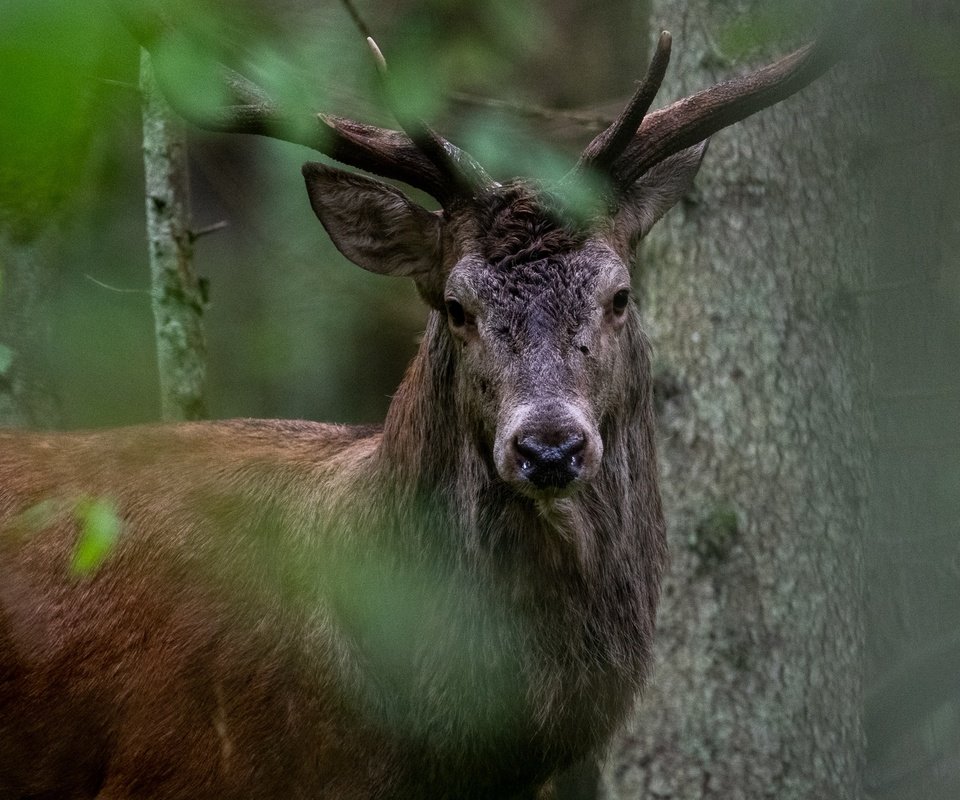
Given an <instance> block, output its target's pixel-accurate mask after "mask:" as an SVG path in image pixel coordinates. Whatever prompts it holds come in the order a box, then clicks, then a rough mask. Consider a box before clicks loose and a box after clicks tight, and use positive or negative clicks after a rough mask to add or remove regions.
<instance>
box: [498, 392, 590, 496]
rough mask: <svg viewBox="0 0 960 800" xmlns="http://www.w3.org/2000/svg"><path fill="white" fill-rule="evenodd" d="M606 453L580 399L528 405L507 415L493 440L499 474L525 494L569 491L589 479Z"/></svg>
mask: <svg viewBox="0 0 960 800" xmlns="http://www.w3.org/2000/svg"><path fill="white" fill-rule="evenodd" d="M602 457H603V444H602V442H601V441H600V435H599V433H598V431H597V429H596V426H595V425H594V424H592V423H591V422H590V419H589V417H588V415H587V414H586V413H585V412H584V411H583V409H582V408H581V407H580V406H579V405H578V404H576V403H573V402H570V401H563V400H553V401H549V402H546V403H538V404H524V405H521V406H519V407H517V408H516V409H514V410H513V412H512V413H511V414H509V416H508V417H507V419H505V420H503V422H502V423H501V425H500V426H499V430H498V432H497V439H496V443H495V445H494V461H495V463H496V467H497V471H498V472H499V474H500V477H501V478H503V480H505V481H506V482H507V483H510V484H512V485H513V486H515V487H516V488H517V489H519V490H520V491H522V492H523V493H524V494H528V495H532V496H542V495H544V494H558V493H561V494H566V493H569V492H572V491H574V490H575V489H576V488H577V486H579V485H582V484H583V483H586V482H587V481H589V480H590V479H591V478H592V477H593V476H594V475H595V474H596V472H597V469H598V468H599V465H600V460H601V458H602Z"/></svg>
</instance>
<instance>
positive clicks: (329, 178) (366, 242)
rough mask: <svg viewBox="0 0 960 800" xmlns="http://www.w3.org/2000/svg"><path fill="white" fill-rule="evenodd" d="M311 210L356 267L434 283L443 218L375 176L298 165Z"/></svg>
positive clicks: (438, 266)
mask: <svg viewBox="0 0 960 800" xmlns="http://www.w3.org/2000/svg"><path fill="white" fill-rule="evenodd" d="M303 177H304V179H305V180H306V182H307V194H308V195H310V205H311V206H313V211H314V213H315V214H316V215H317V217H318V218H319V219H320V222H321V223H323V227H324V228H326V229H327V233H329V234H330V238H331V239H332V240H333V243H334V244H335V245H336V247H337V249H338V250H339V251H340V252H341V253H343V254H344V255H345V256H346V257H347V258H349V259H350V260H351V261H352V262H353V263H354V264H356V265H357V266H358V267H363V269H366V270H369V271H370V272H377V273H380V274H381V275H399V276H404V277H408V278H414V279H415V280H416V281H417V283H418V284H419V285H421V286H424V285H429V284H431V283H433V280H432V279H434V278H435V277H436V276H438V275H439V272H440V269H441V255H442V253H441V243H440V242H441V235H442V231H443V220H442V218H441V216H440V214H439V213H432V212H430V211H427V210H426V209H425V208H422V207H421V206H418V205H417V204H416V203H412V202H410V201H409V200H408V199H407V198H406V197H405V196H404V195H403V194H402V193H401V192H399V191H397V190H396V189H394V188H393V187H392V186H387V184H385V183H381V182H380V181H375V180H372V179H371V178H364V177H362V176H361V175H354V174H352V173H350V172H344V171H343V170H339V169H334V168H332V167H328V166H326V165H324V164H318V163H316V162H308V163H306V164H304V165H303Z"/></svg>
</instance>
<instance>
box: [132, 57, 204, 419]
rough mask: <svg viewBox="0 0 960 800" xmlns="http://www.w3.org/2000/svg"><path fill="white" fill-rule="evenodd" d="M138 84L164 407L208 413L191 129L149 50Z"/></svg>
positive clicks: (165, 411)
mask: <svg viewBox="0 0 960 800" xmlns="http://www.w3.org/2000/svg"><path fill="white" fill-rule="evenodd" d="M140 88H141V90H142V93H143V163H144V173H145V178H146V199H147V239H148V245H149V250H150V278H151V297H152V298H153V302H152V305H153V317H154V323H155V331H156V341H157V366H158V369H159V374H160V410H161V415H162V417H163V419H165V420H186V419H201V418H203V417H204V416H206V404H205V401H204V387H205V384H206V374H207V362H206V358H207V348H206V338H205V335H204V330H203V308H204V297H203V291H202V288H201V285H200V281H199V280H198V278H197V275H196V273H195V272H194V269H193V239H194V237H193V235H192V234H191V232H190V202H189V188H188V181H187V151H186V134H185V131H184V127H183V123H182V122H181V121H180V119H179V117H176V116H175V115H174V113H173V112H172V111H171V110H170V108H169V106H168V105H167V103H166V101H165V100H164V98H163V97H162V95H161V93H160V91H159V90H158V88H157V86H156V83H155V81H154V77H153V68H152V66H151V63H150V55H149V54H148V53H147V51H146V50H142V51H141V57H140Z"/></svg>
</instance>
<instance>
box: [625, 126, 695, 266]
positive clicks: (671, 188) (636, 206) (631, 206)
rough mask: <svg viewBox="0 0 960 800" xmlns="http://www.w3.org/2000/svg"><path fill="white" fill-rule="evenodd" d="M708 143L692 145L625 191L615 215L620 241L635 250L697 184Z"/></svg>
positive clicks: (646, 174) (666, 160) (662, 162)
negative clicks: (695, 180) (694, 184)
mask: <svg viewBox="0 0 960 800" xmlns="http://www.w3.org/2000/svg"><path fill="white" fill-rule="evenodd" d="M706 151H707V142H701V143H700V144H697V145H694V146H693V147H688V148H687V149H686V150H681V151H680V152H679V153H676V154H675V155H672V156H670V158H667V159H664V160H663V161H661V162H660V163H659V164H657V165H656V166H655V167H652V168H651V169H650V170H648V171H647V172H646V173H645V174H644V175H643V176H641V177H640V178H639V180H637V182H636V183H634V184H633V186H631V187H630V188H629V189H628V190H627V191H626V193H625V194H624V197H623V199H622V200H621V202H620V207H619V208H618V209H617V212H616V214H615V215H614V230H615V231H616V238H617V240H618V242H622V243H623V244H624V245H625V246H626V247H627V248H628V250H632V249H633V247H634V246H635V245H636V243H637V242H638V241H640V239H642V238H643V237H644V236H646V235H647V234H648V233H649V232H650V229H651V228H652V227H653V226H654V225H655V224H656V223H657V221H658V220H659V219H660V218H661V217H662V216H663V215H664V214H666V213H667V212H668V211H669V210H670V209H671V208H673V206H674V205H675V204H676V203H677V201H678V200H680V198H681V197H683V195H684V194H686V193H687V192H688V191H689V190H690V187H692V186H693V179H694V178H695V177H696V175H697V172H698V171H699V169H700V164H701V163H702V161H703V156H704V153H706Z"/></svg>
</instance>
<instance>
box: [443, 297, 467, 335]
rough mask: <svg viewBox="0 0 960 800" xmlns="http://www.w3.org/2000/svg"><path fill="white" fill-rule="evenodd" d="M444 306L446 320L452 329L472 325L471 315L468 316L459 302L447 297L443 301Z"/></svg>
mask: <svg viewBox="0 0 960 800" xmlns="http://www.w3.org/2000/svg"><path fill="white" fill-rule="evenodd" d="M444 304H445V305H446V307H447V319H448V320H450V325H451V326H452V327H454V328H463V327H465V326H467V325H473V324H474V317H473V314H470V313H469V312H468V311H467V310H466V309H465V308H464V307H463V305H462V304H461V303H460V301H459V300H455V299H453V298H452V297H448V298H447V299H446V300H445V301H444Z"/></svg>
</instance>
